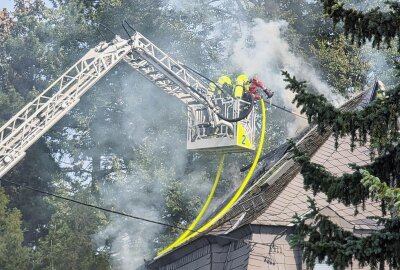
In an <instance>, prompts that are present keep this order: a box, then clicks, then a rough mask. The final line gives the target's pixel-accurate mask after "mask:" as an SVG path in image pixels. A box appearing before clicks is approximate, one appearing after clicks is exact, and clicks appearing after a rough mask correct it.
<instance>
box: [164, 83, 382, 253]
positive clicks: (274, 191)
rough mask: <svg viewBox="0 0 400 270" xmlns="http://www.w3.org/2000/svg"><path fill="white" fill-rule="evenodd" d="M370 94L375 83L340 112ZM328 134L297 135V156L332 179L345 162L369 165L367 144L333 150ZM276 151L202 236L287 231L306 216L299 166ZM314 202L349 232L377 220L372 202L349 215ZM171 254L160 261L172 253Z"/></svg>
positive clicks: (320, 197)
mask: <svg viewBox="0 0 400 270" xmlns="http://www.w3.org/2000/svg"><path fill="white" fill-rule="evenodd" d="M376 90H377V83H375V84H374V86H372V87H370V88H369V89H367V90H366V91H364V92H362V93H361V94H359V95H357V96H355V97H354V98H352V99H351V100H349V101H348V102H347V103H345V104H344V105H343V106H341V110H343V111H351V110H357V109H361V108H362V107H364V106H365V105H367V104H368V103H369V102H370V101H371V98H372V96H373V95H374V92H375V91H376ZM304 133H306V134H304ZM331 133H332V132H331V130H330V129H329V128H327V130H326V131H325V133H323V134H320V132H319V131H318V130H317V128H316V127H308V128H306V130H305V131H304V132H303V133H302V135H303V134H304V135H303V136H301V137H299V138H297V139H296V140H297V143H296V145H297V147H298V148H299V149H300V150H301V151H305V152H307V153H308V154H309V155H311V156H312V159H311V161H312V162H315V163H319V164H321V165H324V166H325V167H326V168H327V169H328V170H329V171H330V172H332V173H333V174H336V175H340V174H342V173H344V172H351V169H350V167H349V166H348V164H349V163H356V164H358V165H364V164H367V163H368V162H369V161H370V155H369V153H370V152H369V148H368V145H367V146H362V147H357V148H355V149H354V151H351V150H350V140H349V138H342V139H340V140H339V147H338V149H337V150H336V149H335V147H334V138H333V136H332V135H331ZM278 149H280V150H278V151H276V149H275V150H273V151H275V153H276V154H277V155H278V157H279V158H277V156H276V155H274V161H273V162H272V163H270V164H269V165H268V167H267V169H265V168H261V169H259V170H258V173H256V174H255V177H254V178H253V179H252V181H251V184H250V187H249V188H247V191H246V192H245V193H244V194H243V195H242V196H241V198H240V199H239V200H238V201H237V202H236V204H235V205H234V206H233V207H232V208H231V209H230V210H229V211H228V212H227V213H226V214H225V215H224V216H223V217H222V218H221V219H220V220H219V221H218V222H217V223H216V224H214V226H212V227H211V228H210V229H209V230H208V231H206V232H205V233H208V234H215V235H218V234H228V233H231V232H232V231H234V230H236V229H238V228H240V227H242V226H245V225H264V226H290V225H291V222H292V218H293V216H294V214H295V213H298V214H304V213H306V212H307V211H308V205H307V197H308V196H309V197H313V194H312V191H306V190H305V189H304V186H303V178H302V176H301V174H300V165H299V164H297V163H296V162H294V161H293V160H292V154H291V153H288V152H287V151H286V150H285V148H284V147H281V148H278ZM273 151H272V152H273ZM267 155H268V154H267ZM315 200H316V202H317V205H318V206H319V208H320V209H322V211H323V213H325V214H327V215H328V216H330V217H331V218H332V220H333V221H334V222H337V223H338V224H340V225H342V226H344V227H345V229H349V230H351V229H353V230H354V229H358V230H373V229H376V225H375V223H374V222H373V221H372V220H370V219H368V217H369V216H379V215H381V210H380V206H379V205H378V204H377V203H373V202H366V205H365V209H358V210H359V213H358V215H356V216H355V215H354V214H355V209H354V208H352V207H349V206H345V205H343V204H342V203H339V202H336V201H333V202H331V203H330V204H329V203H328V202H327V201H326V196H325V195H324V194H317V195H316V196H315ZM200 237H202V236H201V235H199V236H197V237H196V238H193V239H190V240H189V241H188V242H185V243H184V244H183V245H182V246H185V245H187V244H189V243H190V242H193V241H194V240H195V239H197V238H200ZM182 246H180V247H182ZM180 247H177V248H176V249H179V248H180ZM176 249H174V250H176ZM174 250H172V251H170V252H168V253H166V254H164V255H163V256H165V255H167V254H169V253H173V252H174Z"/></svg>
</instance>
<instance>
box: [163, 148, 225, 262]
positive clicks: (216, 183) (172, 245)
mask: <svg viewBox="0 0 400 270" xmlns="http://www.w3.org/2000/svg"><path fill="white" fill-rule="evenodd" d="M224 159H225V155H222V158H221V162H220V163H219V167H218V172H217V175H216V177H215V180H214V185H213V187H212V189H211V192H210V194H209V195H208V198H207V201H206V203H205V204H204V205H203V208H202V209H201V210H200V212H199V214H198V215H197V217H196V219H195V220H194V221H193V222H192V224H190V226H189V227H188V228H187V229H186V231H185V232H184V233H183V234H182V235H181V236H180V237H179V238H178V239H177V240H175V242H173V243H172V244H171V245H169V246H168V247H166V248H165V249H164V250H162V251H160V252H159V253H158V254H157V255H161V254H163V253H165V252H167V251H169V250H171V249H173V248H174V247H176V246H178V245H179V244H180V243H181V242H183V241H185V239H186V237H187V236H188V235H189V234H190V233H191V232H192V231H193V229H194V228H195V227H196V225H197V223H198V222H199V221H200V219H201V218H202V217H203V215H204V213H205V212H206V210H207V208H208V206H209V205H210V203H211V200H212V198H213V197H214V193H215V190H216V189H217V185H218V182H219V179H220V178H221V173H222V169H223V167H224Z"/></svg>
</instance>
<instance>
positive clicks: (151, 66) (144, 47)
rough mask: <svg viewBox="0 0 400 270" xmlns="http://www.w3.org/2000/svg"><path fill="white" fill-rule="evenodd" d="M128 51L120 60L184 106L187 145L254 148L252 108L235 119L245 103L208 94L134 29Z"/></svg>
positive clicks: (231, 149) (191, 147) (223, 149)
mask: <svg viewBox="0 0 400 270" xmlns="http://www.w3.org/2000/svg"><path fill="white" fill-rule="evenodd" d="M131 44H132V51H131V53H129V54H128V55H127V56H126V57H125V58H124V60H125V61H126V62H127V63H128V64H129V65H130V66H131V67H133V68H134V69H135V70H137V71H138V72H139V73H140V74H142V75H143V76H144V77H145V78H146V79H148V80H149V81H151V82H152V83H153V84H155V85H156V86H157V87H159V88H160V89H162V90H163V91H164V92H166V93H167V94H169V95H172V96H175V97H176V98H178V99H179V100H181V101H182V102H184V103H185V104H186V105H187V106H188V127H187V148H188V149H189V150H196V151H220V152H243V151H249V150H254V149H255V145H254V141H255V113H254V110H253V111H252V112H251V113H250V114H249V115H248V116H247V117H246V118H245V119H243V120H241V121H239V122H228V121H225V120H222V119H220V118H219V117H218V115H217V112H218V113H220V114H222V115H223V116H224V117H225V118H229V119H237V118H239V117H240V116H241V113H242V112H243V109H244V108H245V107H248V106H249V104H248V103H247V102H246V101H244V100H241V99H234V98H232V97H224V98H216V97H213V96H209V95H208V87H207V86H206V85H205V84H204V83H203V82H202V81H200V80H199V79H198V78H197V77H196V75H195V74H193V73H192V72H190V71H188V70H187V69H186V68H185V67H184V65H182V64H181V63H179V62H178V61H176V60H174V59H173V58H171V57H170V56H169V55H167V54H166V53H165V52H163V51H162V50H161V49H160V48H158V47H157V46H156V45H154V44H153V43H152V42H151V41H149V40H148V39H147V38H145V37H144V36H143V35H141V34H140V33H139V32H136V33H135V34H134V35H133V36H132V41H131Z"/></svg>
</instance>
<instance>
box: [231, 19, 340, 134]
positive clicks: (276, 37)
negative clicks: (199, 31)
mask: <svg viewBox="0 0 400 270" xmlns="http://www.w3.org/2000/svg"><path fill="white" fill-rule="evenodd" d="M287 26H288V23H287V22H286V21H282V20H281V21H270V22H265V21H263V20H261V19H255V20H254V25H253V26H244V30H243V33H244V34H243V35H242V36H241V37H240V38H239V39H237V41H236V42H234V43H233V45H232V55H231V57H230V59H231V62H232V64H233V66H234V67H235V68H236V70H240V71H241V72H244V73H246V74H249V75H250V76H251V75H256V74H257V75H258V77H259V79H260V80H262V81H263V82H264V83H265V86H266V87H267V88H269V89H271V90H272V91H274V92H275V96H276V97H278V100H279V101H281V102H283V104H284V106H286V107H288V108H290V109H292V110H295V111H297V112H299V109H297V108H296V107H295V105H293V104H292V100H293V98H294V94H293V92H291V91H290V90H286V89H285V87H286V85H287V83H286V82H285V81H284V80H283V79H284V77H283V76H282V74H281V71H282V70H287V71H288V72H289V73H290V74H291V75H292V76H293V75H295V76H296V78H298V79H300V80H306V81H307V83H308V85H310V86H312V87H313V88H314V89H316V90H317V91H318V92H319V93H320V94H323V95H325V97H327V98H328V100H330V101H331V102H333V104H334V105H336V106H338V105H339V104H341V103H342V102H343V101H344V98H343V97H341V96H339V95H335V94H334V91H333V89H332V88H331V87H330V86H329V85H328V84H327V83H325V82H324V81H322V79H321V78H320V77H319V75H318V72H317V71H316V70H315V69H314V68H313V67H312V66H311V65H310V64H309V63H307V61H305V60H304V59H303V58H302V57H300V56H298V55H296V54H295V53H294V52H292V51H291V49H290V45H289V43H288V42H287V41H286V40H285V39H284V34H285V31H286V30H287ZM276 97H275V100H276ZM306 124H307V122H306V121H303V120H302V119H297V121H295V122H294V123H291V124H290V125H289V136H293V135H294V132H295V131H296V130H298V129H301V128H302V127H304V126H305V125H306Z"/></svg>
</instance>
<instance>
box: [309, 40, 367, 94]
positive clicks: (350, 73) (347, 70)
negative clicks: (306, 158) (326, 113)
mask: <svg viewBox="0 0 400 270" xmlns="http://www.w3.org/2000/svg"><path fill="white" fill-rule="evenodd" d="M311 52H313V53H314V54H315V55H316V57H317V58H318V60H317V63H318V64H319V66H320V67H321V68H322V69H323V71H324V72H322V76H323V77H324V79H325V81H326V82H327V83H329V84H330V85H331V86H333V88H334V89H337V90H338V91H339V92H340V93H341V94H343V95H345V96H347V95H348V94H350V93H352V92H353V93H354V92H357V91H360V90H362V87H363V85H364V81H365V79H364V78H363V77H364V76H365V71H366V69H367V68H368V64H367V62H366V61H365V60H363V59H362V57H361V50H360V49H359V48H358V47H357V46H355V45H351V44H348V42H347V40H346V39H345V37H344V36H343V35H339V36H338V37H337V38H335V39H333V40H319V41H318V42H317V45H316V46H314V45H311Z"/></svg>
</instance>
